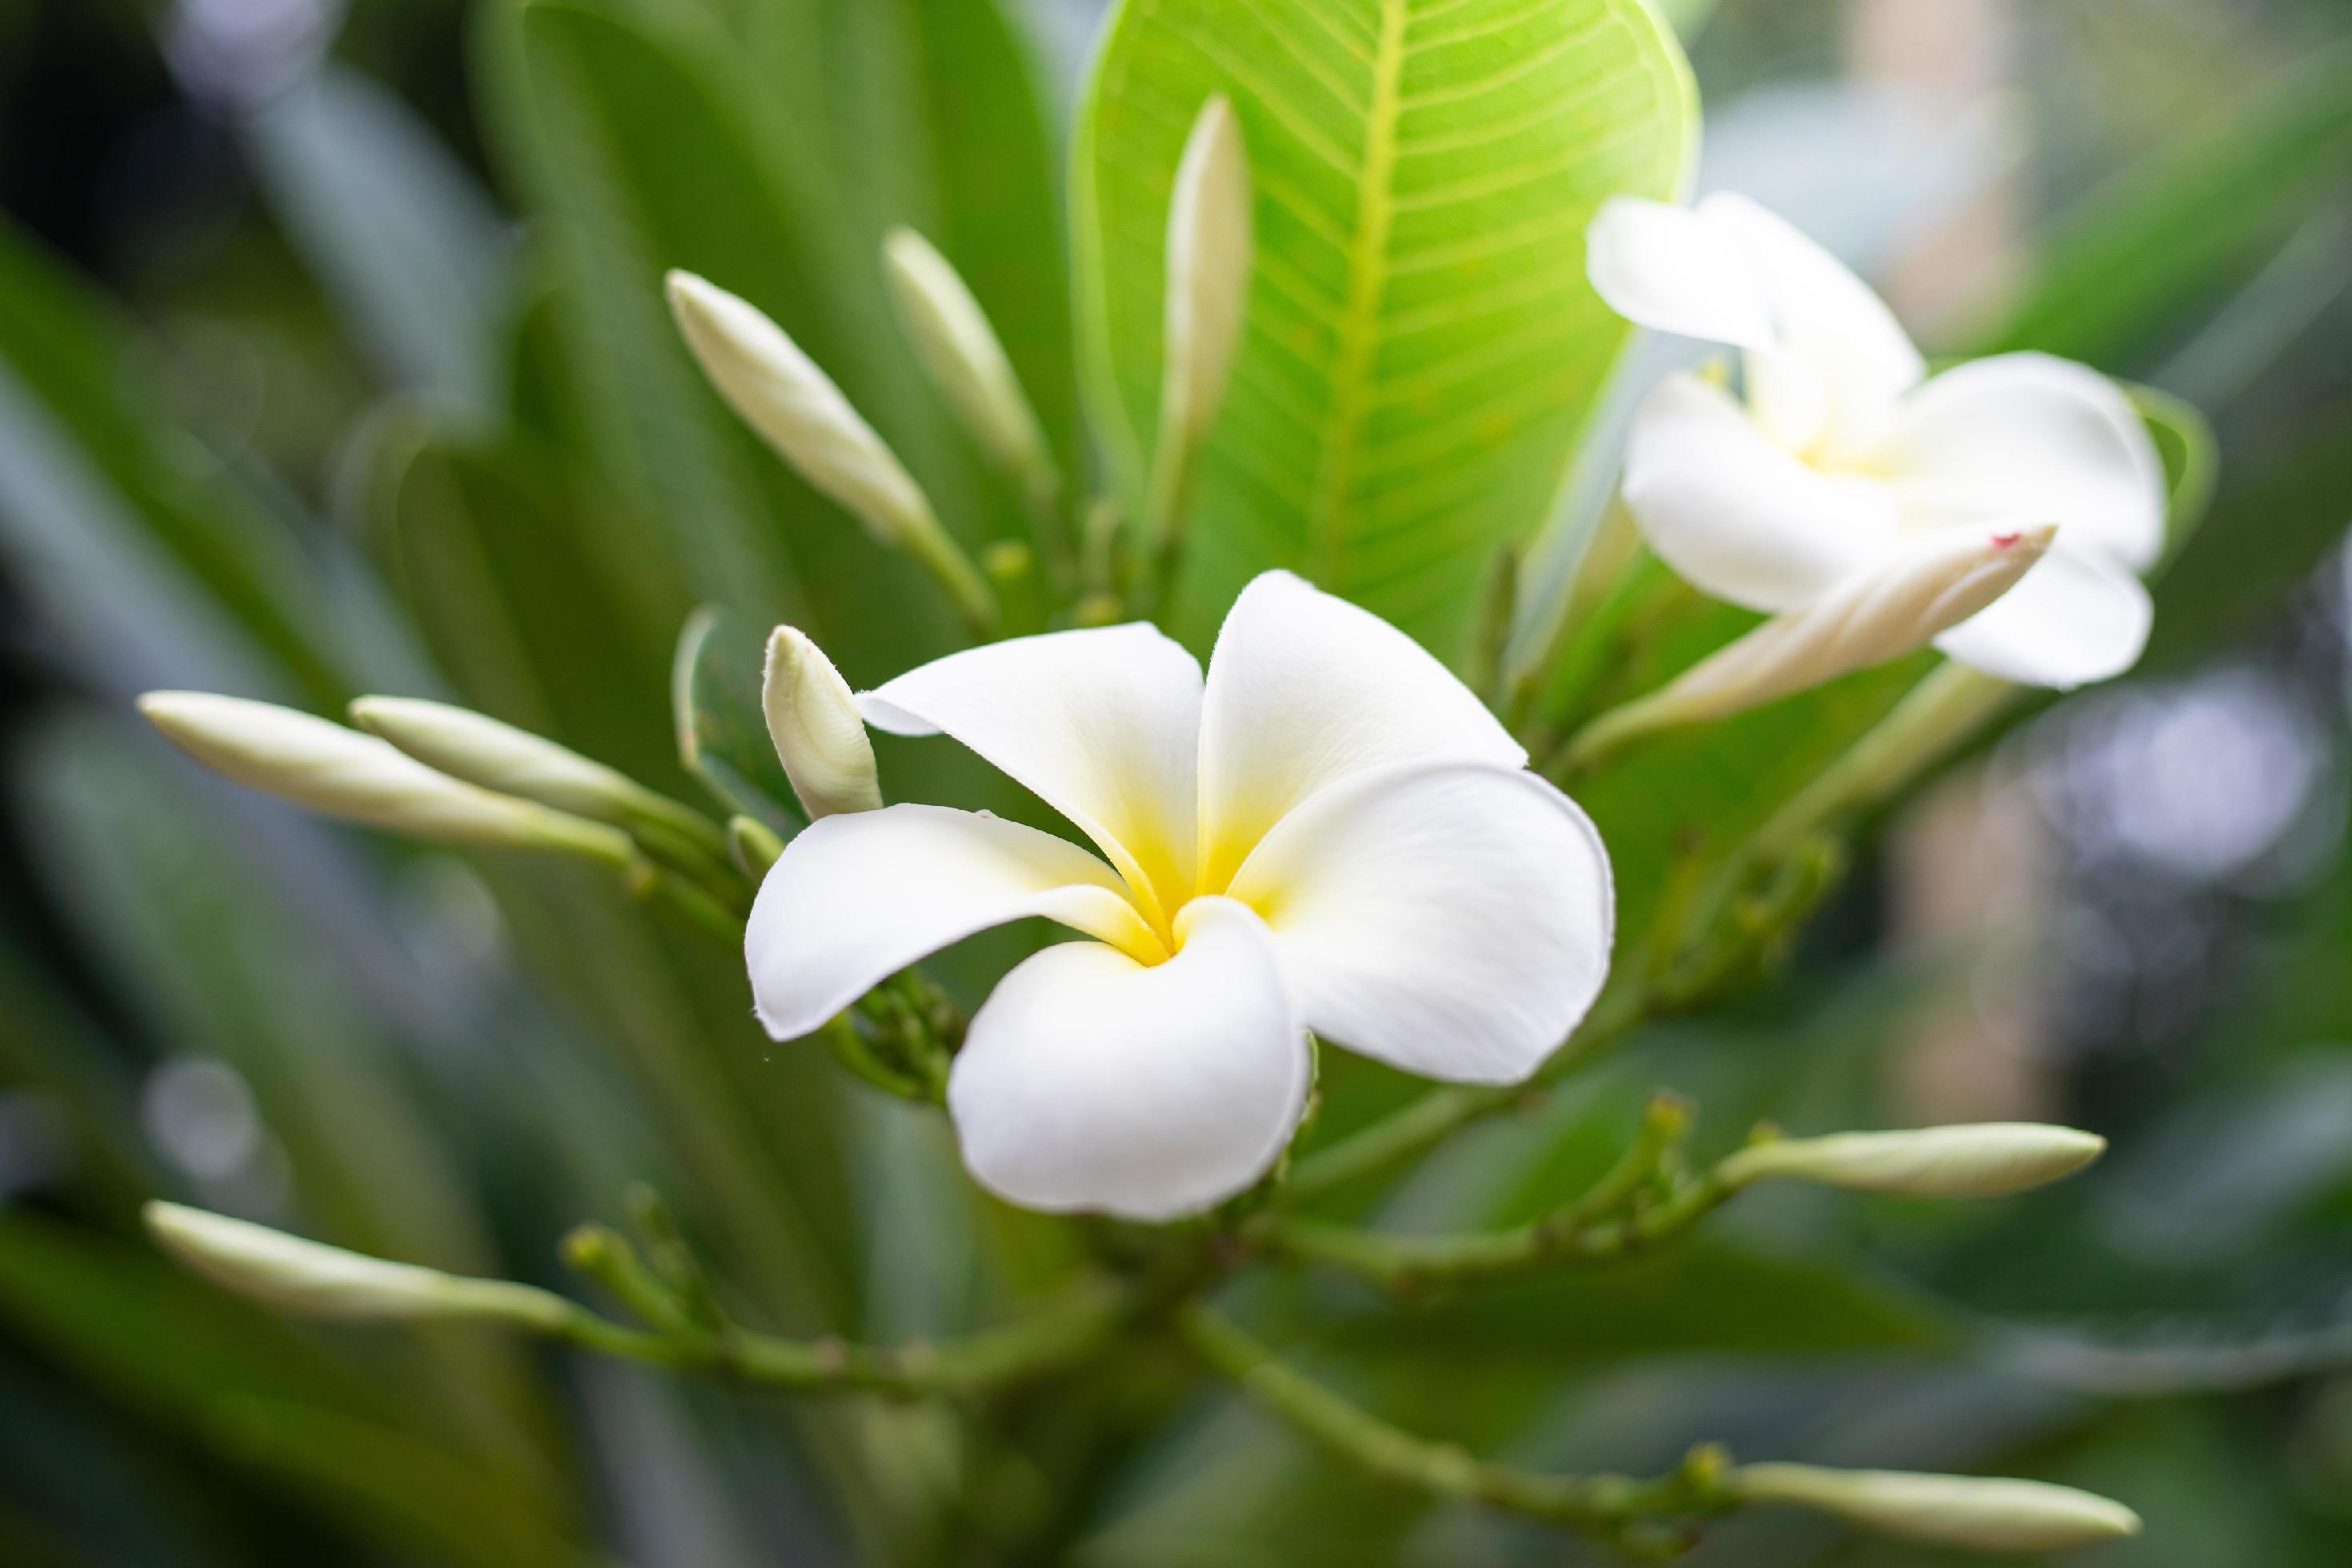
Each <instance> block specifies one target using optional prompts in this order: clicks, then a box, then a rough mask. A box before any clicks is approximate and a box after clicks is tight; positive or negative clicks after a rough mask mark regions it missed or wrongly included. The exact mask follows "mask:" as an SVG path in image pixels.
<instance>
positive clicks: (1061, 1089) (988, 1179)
mask: <svg viewBox="0 0 2352 1568" xmlns="http://www.w3.org/2000/svg"><path fill="white" fill-rule="evenodd" d="M1185 919H1186V930H1185V938H1186V940H1185V942H1184V946H1183V949H1182V951H1181V952H1178V953H1177V954H1176V956H1175V957H1173V958H1171V959H1170V960H1169V961H1168V962H1167V963H1162V964H1160V965H1157V966H1156V967H1150V968H1147V967H1145V966H1144V965H1142V964H1139V963H1136V962H1135V960H1133V959H1132V958H1129V956H1128V955H1127V954H1125V953H1123V952H1117V951H1115V950H1114V949H1111V948H1108V947H1105V946H1102V945H1101V944H1099V943H1097V942H1065V943H1063V944H1062V945H1060V946H1058V947H1049V948H1047V949H1046V950H1045V952H1041V953H1038V954H1037V955H1036V956H1035V957H1034V958H1031V959H1029V960H1028V961H1027V962H1026V963H1023V964H1022V965H1021V966H1020V967H1018V968H1017V969H1015V970H1013V973H1010V974H1008V975H1006V976H1005V977H1004V979H1003V982H1002V983H1001V984H998V986H997V987H996V992H995V994H993V995H992V996H991V997H990V998H989V999H988V1003H987V1005H985V1006H983V1007H982V1008H981V1010H980V1013H979V1015H978V1016H975V1017H974V1018H973V1019H972V1021H971V1034H970V1035H969V1036H968V1037H966V1038H965V1041H964V1047H963V1049H962V1051H961V1053H959V1054H958V1055H957V1057H956V1060H955V1068H954V1071H953V1073H952V1074H951V1076H950V1079H949V1080H948V1110H949V1113H950V1115H952V1116H953V1117H954V1119H955V1125H956V1134H957V1137H958V1138H959V1139H960V1140H961V1142H962V1145H963V1158H964V1163H965V1165H966V1166H967V1167H969V1168H970V1170H971V1173H972V1175H973V1177H974V1178H975V1179H976V1180H978V1181H979V1183H980V1184H981V1185H982V1186H984V1187H986V1188H988V1189H989V1191H991V1192H992V1193H995V1194H997V1195H999V1196H1000V1197H1003V1198H1004V1199H1006V1200H1007V1201H1008V1202H1012V1203H1016V1204H1020V1205H1024V1207H1028V1208H1034V1209H1049V1210H1053V1211H1055V1212H1067V1211H1070V1210H1078V1209H1085V1210H1102V1211H1105V1212H1108V1213H1110V1214H1116V1215H1125V1216H1127V1217H1129V1218H1130V1219H1142V1220H1160V1219H1170V1218H1173V1217H1175V1216H1176V1215H1184V1214H1191V1213H1193V1212H1195V1211H1197V1210H1200V1209H1204V1208H1207V1207H1209V1206H1210V1205H1213V1204H1215V1203H1218V1202H1221V1201H1222V1200H1223V1199H1225V1198H1229V1197H1231V1196H1233V1195H1234V1194H1236V1193H1239V1192H1242V1191H1244V1190H1245V1189H1246V1188H1248V1187H1249V1186H1250V1184H1252V1183H1254V1182H1255V1181H1256V1180H1257V1179H1258V1178H1259V1177H1260V1176H1262V1175H1264V1174H1265V1172H1266V1171H1267V1170H1268V1169H1270V1168H1271V1167H1272V1166H1273V1164H1274V1163H1275V1161H1276V1159H1277V1158H1279V1157H1280V1156H1281V1153H1282V1151H1283V1149H1284V1148H1285V1147H1286V1145H1287V1144H1288V1143H1289V1142H1290V1138H1291V1134H1292V1133H1293V1131H1296V1130H1297V1125H1298V1118H1299V1114H1300V1112H1301V1111H1302V1110H1304V1108H1305V1106H1306V1101H1307V1080H1308V1077H1309V1058H1308V1055H1307V1042H1306V1037H1305V1033H1304V1031H1303V1030H1302V1028H1301V1027H1300V1026H1299V1024H1298V1022H1297V1019H1296V1017H1295V1016H1293V1014H1292V1011H1291V1007H1290V1003H1289V1000H1288V998H1287V996H1286V994H1285V992H1284V989H1283V984H1282V976H1281V974H1280V973H1279V971H1278V970H1277V969H1276V964H1275V958H1274V952H1273V949H1272V948H1271V947H1270V946H1269V945H1268V943H1267V942H1266V936H1265V928H1264V927H1263V926H1261V925H1260V924H1259V923H1258V921H1257V919H1256V917H1255V916H1254V915H1252V914H1251V913H1250V912H1249V911H1248V910H1245V909H1243V908H1241V907H1240V906H1239V905H1237V904H1234V903H1232V902H1231V901H1229V900H1223V899H1203V900H1198V901H1196V902H1195V903H1193V904H1192V905H1191V906H1189V907H1188V910H1187V912H1186V917H1185Z"/></svg>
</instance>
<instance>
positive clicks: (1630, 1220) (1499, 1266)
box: [1251, 1095, 1734, 1295]
mask: <svg viewBox="0 0 2352 1568" xmlns="http://www.w3.org/2000/svg"><path fill="white" fill-rule="evenodd" d="M1689 1126H1690V1111H1689V1109H1688V1107H1687V1106H1685V1104H1684V1103H1683V1102H1682V1101H1680V1100H1675V1099H1674V1098H1673V1097H1671V1096H1664V1095H1662V1096H1660V1097H1658V1098H1657V1099H1655V1100H1652V1101H1651V1103H1650V1109H1649V1111H1648V1113H1647V1114H1646V1115H1644V1116H1643V1121H1642V1130H1641V1131H1640V1133H1639V1134H1638V1135H1637V1136H1636V1137H1635V1138H1634V1140H1633V1142H1632V1144H1630V1145H1629V1146H1628V1147H1627V1149H1626V1151H1625V1152H1624V1154H1623V1155H1622V1157H1620V1159H1619V1160H1618V1161H1617V1163H1616V1164H1615V1165H1613V1166H1612V1167H1611V1169H1610V1170H1609V1172H1608V1173H1606V1174H1605V1175H1603V1176H1602V1177H1601V1179H1600V1180H1599V1181H1598V1182H1596V1183H1594V1184H1593V1185H1592V1186H1591V1188H1590V1189H1589V1190H1587V1191H1586V1192H1585V1193H1584V1194H1581V1195H1580V1196H1579V1197H1578V1198H1577V1199H1576V1201H1575V1202H1573V1203H1571V1204H1569V1205H1566V1206H1565V1207H1562V1208H1560V1209H1559V1210H1557V1211H1555V1212H1554V1213H1552V1214H1549V1215H1545V1216H1544V1217H1543V1218H1541V1219H1539V1220H1538V1221H1536V1222H1535V1223H1534V1224H1532V1225H1526V1226H1518V1227H1517V1228H1516V1229H1512V1230H1505V1231H1496V1232H1493V1233H1491V1234H1486V1235H1475V1236H1433V1237H1404V1236H1383V1235H1381V1234H1379V1233H1377V1232H1373V1231H1368V1230H1361V1229H1359V1228H1357V1227H1355V1226H1343V1225H1332V1224H1328V1223H1325V1222H1322V1221H1318V1220H1305V1219H1297V1218H1287V1217H1284V1216H1280V1215H1270V1216H1268V1220H1267V1223H1265V1225H1264V1226H1261V1227H1260V1231H1259V1234H1257V1235H1256V1236H1255V1237H1252V1238H1251V1239H1252V1240H1254V1241H1255V1242H1256V1243H1257V1244H1258V1245H1260V1246H1262V1247H1264V1248H1265V1250H1266V1251H1267V1252H1269V1253H1271V1254H1273V1255H1274V1256H1276V1257H1280V1258H1289V1259H1291V1260H1292V1261H1294V1262H1298V1263H1307V1264H1315V1265H1318V1266H1321V1267H1325V1268H1337V1269H1340V1270H1342V1271H1344V1272H1347V1273H1349V1274H1354V1275H1357V1276H1358V1277H1360V1278H1361V1279H1368V1280H1370V1281H1371V1282H1372V1283H1373V1284H1376V1285H1379V1286H1381V1287H1382V1288H1383V1289H1389V1290H1392V1291H1395V1292H1397V1293H1398V1294H1400V1295H1409V1294H1417V1293H1419V1292H1422V1291H1426V1290H1431V1289H1454V1288H1460V1287H1464V1286H1469V1285H1475V1284H1478V1283H1480V1282H1482V1281H1485V1280H1489V1279H1500V1278H1504V1277H1507V1276H1509V1275H1514V1274H1523V1273H1529V1272H1533V1271H1536V1270H1539V1269H1544V1268H1576V1267H1591V1266H1594V1265H1599V1264H1606V1263H1617V1262H1622V1261H1624V1260H1625V1259H1627V1258H1633V1257H1637V1256H1639V1255H1641V1254H1643V1253H1644V1252H1647V1251H1649V1250H1650V1249H1651V1248H1653V1247H1656V1246H1657V1245H1659V1244H1660V1243H1661V1242H1664V1241H1665V1240H1667V1239H1669V1238H1671V1237H1675V1236H1677V1235H1679V1234H1681V1233H1682V1232H1683V1231H1685V1230H1687V1229H1689V1228H1690V1227H1691V1226H1694V1225H1696V1224H1697V1223H1698V1221H1699V1220H1701V1219H1703V1218H1705V1217H1706V1215H1708V1214H1710V1213H1712V1212H1714V1210H1715V1209H1716V1208H1717V1206H1719V1205H1721V1204H1722V1203H1723V1202H1724V1200H1725V1199H1727V1198H1728V1197H1729V1196H1730V1195H1731V1194H1732V1192H1733V1190H1734V1189H1733V1188H1732V1187H1731V1186H1730V1185H1729V1184H1727V1183H1725V1182H1723V1181H1721V1180H1718V1179H1717V1177H1716V1176H1714V1175H1712V1174H1710V1175H1707V1176H1704V1177H1692V1176H1689V1175H1686V1174H1683V1173H1681V1172H1680V1169H1679V1165H1680V1155H1679V1151H1680V1147H1681V1143H1682V1139H1683V1137H1684V1135H1685V1132H1687V1131H1688V1130H1689ZM1645 1199H1647V1200H1650V1201H1648V1202H1646V1203H1645V1202H1644V1201H1643V1200H1645Z"/></svg>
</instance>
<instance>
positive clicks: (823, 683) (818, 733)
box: [760, 626, 882, 822]
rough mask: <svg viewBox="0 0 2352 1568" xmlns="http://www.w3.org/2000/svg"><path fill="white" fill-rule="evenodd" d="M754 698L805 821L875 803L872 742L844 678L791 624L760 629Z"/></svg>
mask: <svg viewBox="0 0 2352 1568" xmlns="http://www.w3.org/2000/svg"><path fill="white" fill-rule="evenodd" d="M760 701H761V706H762V707H763V708H764V709H766V710H767V715H768V737H769V739H771V740H772V741H773V742H775V743H776V755H777V756H778V757H780V758H782V760H783V764H784V776H785V777H787V778H789V779H791V780H792V783H793V794H794V795H798V796H800V802H801V809H803V811H805V812H807V813H808V815H809V820H810V821H812V822H814V821H815V820H816V819H817V818H818V817H820V816H835V815H838V814H841V813H845V812H853V811H874V810H877V809H879V808H880V806H881V805H882V786H881V784H880V783H879V782H878V780H877V775H876V773H875V768H874V743H873V742H871V741H869V740H868V739H866V721H865V720H864V719H862V718H860V717H859V716H858V712H857V700H856V697H855V696H854V695H852V693H851V692H850V689H849V683H848V682H847V681H845V680H844V679H841V671H839V670H837V669H835V668H834V667H833V660H831V659H829V658H825V657H824V649H823V648H820V647H817V646H816V644H814V643H813V642H811V641H810V640H809V639H808V637H806V636H804V635H803V633H801V632H800V631H798V630H796V629H795V628H793V627H792V626H778V627H777V628H776V629H775V631H774V632H773V633H772V634H771V635H770V636H769V637H768V672H767V679H766V680H765V681H764V683H763V684H762V685H761V691H760Z"/></svg>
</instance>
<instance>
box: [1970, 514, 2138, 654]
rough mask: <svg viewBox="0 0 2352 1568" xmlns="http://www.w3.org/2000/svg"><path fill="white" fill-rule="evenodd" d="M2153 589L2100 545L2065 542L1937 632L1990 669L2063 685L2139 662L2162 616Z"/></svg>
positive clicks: (2063, 539) (2060, 539)
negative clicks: (2006, 587) (2071, 546)
mask: <svg viewBox="0 0 2352 1568" xmlns="http://www.w3.org/2000/svg"><path fill="white" fill-rule="evenodd" d="M2155 614H2156V610H2155V605H2154V604H2153V603H2152V602H2151V601H2150V600H2149V598H2148V596H2147V588H2146V587H2144V586H2142V585H2141V583H2140V580H2139V579H2138V578H2137V576H2134V575H2133V574H2132V573H2131V571H2130V569H2129V568H2127V567H2126V566H2124V565H2123V564H2122V563H2119V562H2116V561H2115V560H2113V559H2111V558H2109V557H2108V556H2106V555H2105V554H2103V553H2102V552H2098V551H2096V550H2069V549H2068V548H2067V547H2066V531H2065V530H2064V529H2063V528H2062V529H2060V530H2059V531H2058V544H2057V548H2055V549H2053V550H2052V551H2051V552H2050V553H2049V554H2047V555H2044V556H2043V557H2042V559H2041V561H2040V562H2039V563H2036V564H2035V566H2034V567H2033V569H2032V571H2030V572H2028V573H2026V574H2025V575H2024V576H2023V577H2021V578H2020V579H2018V583H2017V586H2015V587H2013V588H2011V590H2010V591H2009V592H2008V593H2006V594H2003V595H2001V596H2000V598H1998V599H1995V600H1994V601H1993V602H1992V603H1991V604H1990V605H1988V606H1987V607H1986V608H1985V609H1984V610H1982V611H1981V612H1979V614H1977V615H1975V616H1971V617H1969V619H1968V620H1965V621H1963V622H1961V623H1960V624H1959V625H1958V626H1954V627H1953V628H1952V629H1951V630H1950V631H1948V632H1946V633H1945V634H1944V635H1943V636H1942V637H1937V639H1936V646H1937V647H1939V648H1941V649H1943V650H1944V652H1945V653H1946V654H1947V655H1948V656H1949V657H1951V658H1956V659H1958V660H1959V661H1960V662H1961V663H1962V664H1966V665H1972V666H1974V667H1975V668H1978V669H1980V670H1983V671H1984V672H1985V673H1986V674H1987V675H1997V676H1999V677H2000V678H2001V679H2004V680H2015V681H2020V682H2021V683H2023V684H2025V685H2027V686H2054V687H2056V688H2058V689H2060V690H2062V691H2063V690H2068V689H2072V688H2074V687H2077V686H2083V685H2086V684H2088V683H2089V682H2091V681H2094V680H2105V679H2110V678H2112V677H2114V676H2118V675H2121V674H2122V673H2123V672H2124V671H2125V670H2127V669H2129V668H2131V667H2132V666H2133V665H2135V664H2137V663H2138V662H2139V656H2140V650H2141V649H2143V648H2145V647H2147V632H2148V626H2149V625H2150V623H2151V622H2152V621H2153V620H2154V619H2155Z"/></svg>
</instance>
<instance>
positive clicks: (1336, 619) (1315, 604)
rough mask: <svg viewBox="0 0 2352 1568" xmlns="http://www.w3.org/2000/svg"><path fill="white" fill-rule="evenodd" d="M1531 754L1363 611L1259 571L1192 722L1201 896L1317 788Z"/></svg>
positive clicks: (1467, 693)
mask: <svg viewBox="0 0 2352 1568" xmlns="http://www.w3.org/2000/svg"><path fill="white" fill-rule="evenodd" d="M1438 758H1454V759H1460V760H1464V761H1476V762H1486V763H1494V764H1496V765H1497V766H1499V767H1507V768H1516V767H1519V766H1521V765H1522V764H1524V763H1526V762H1527V760H1528V754H1527V752H1526V751H1524V750H1523V749H1522V748H1521V747H1520V745H1519V743H1518V742H1517V741H1514V740H1512V739H1511V736H1510V732H1509V731H1507V730H1506V729H1504V728H1503V726H1502V724H1501V723H1500V722H1499V721H1497V720H1496V718H1495V716H1494V715H1493V714H1492V713H1490V712H1488V711H1487V710H1486V704H1484V703H1483V702H1481V701H1479V700H1478V698H1477V694H1476V693H1475V692H1473V691H1472V690H1471V689H1469V688H1468V687H1466V686H1465V685H1463V684H1462V682H1461V681H1460V680H1458V679H1455V678H1454V673H1453V672H1452V671H1451V670H1449V669H1447V668H1445V667H1444V665H1443V664H1440V663H1439V662H1438V661H1437V660H1436V659H1435V658H1432V657H1431V656H1430V654H1429V653H1428V651H1427V650H1426V649H1424V648H1423V647H1422V646H1421V645H1420V644H1419V643H1416V642H1414V641H1413V640H1412V638H1411V637H1407V636H1405V635H1404V633H1402V632H1401V631H1399V630H1397V629H1396V628H1395V627H1394V626H1391V625H1389V624H1388V623H1387V622H1386V621H1384V620H1382V619H1381V618H1380V617H1379V616H1375V615H1373V614H1372V613H1371V612H1370V611H1369V610H1362V609H1359V608H1357V607H1356V606H1355V605H1351V604H1349V603H1348V602H1347V601H1346V600H1344V599H1339V598H1335V597H1333V596H1332V595H1329V594H1326V593H1323V592H1321V591H1320V590H1319V589H1317V588H1315V587H1312V586H1310V585H1309V584H1307V583H1305V582H1303V581H1301V580H1300V579H1298V578H1297V577H1294V576H1292V575H1291V574H1289V573H1287V572H1268V573H1266V574H1264V575H1262V576H1260V577H1258V578H1257V579H1256V580H1255V581H1254V582H1253V583H1251V584H1250V585H1249V586H1248V587H1246V588H1244V589H1243V590H1242V594H1241V596H1240V597H1239V598H1237V599H1235V600H1234V607H1233V609H1232V611H1231V612H1230V613H1228V614H1227V615H1226V616H1225V624H1224V626H1223V628H1222V629H1221V630H1219V632H1218V633H1217V647H1216V650H1215V652H1214V653H1213V654H1212V655H1211V656H1210V658H1209V688H1208V696H1207V698H1206V700H1205V702H1204V704H1203V707H1202V713H1201V821H1202V856H1201V867H1202V871H1201V884H1200V885H1201V887H1202V889H1204V890H1208V891H1215V890H1217V889H1221V888H1222V887H1223V883H1224V879H1226V878H1227V877H1229V876H1231V875H1232V874H1233V872H1234V868H1236V867H1238V866H1239V865H1240V864H1241V863H1242V860H1243V858H1244V857H1246V856H1247V855H1248V854H1249V852H1250V849H1251V847H1252V846H1254V845H1255V844H1256V842H1257V841H1258V839H1259V838H1260V837H1263V836H1264V835H1265V831H1266V829H1268V828H1270V827H1272V826H1274V825H1275V824H1276V822H1277V821H1279V820H1281V818H1282V816H1283V814H1284V813H1285V812H1287V811H1288V810H1290V808H1291V807H1292V806H1294V805H1297V804H1298V803H1299V802H1301V801H1303V800H1305V799H1307V796H1309V795H1313V794H1314V793H1315V792H1316V791H1317V790H1319V789H1321V788H1323V787H1324V786H1325V785H1327V784H1331V783H1333V782H1334V781H1336V780H1339V779H1342V778H1345V777H1347V776H1348V775H1349V774H1350V773H1359V772H1360V771H1362V770H1363V769H1366V768H1372V767H1381V766H1383V765H1386V764H1388V763H1402V762H1413V761H1423V760H1431V761H1433V760H1436V759H1438Z"/></svg>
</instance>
